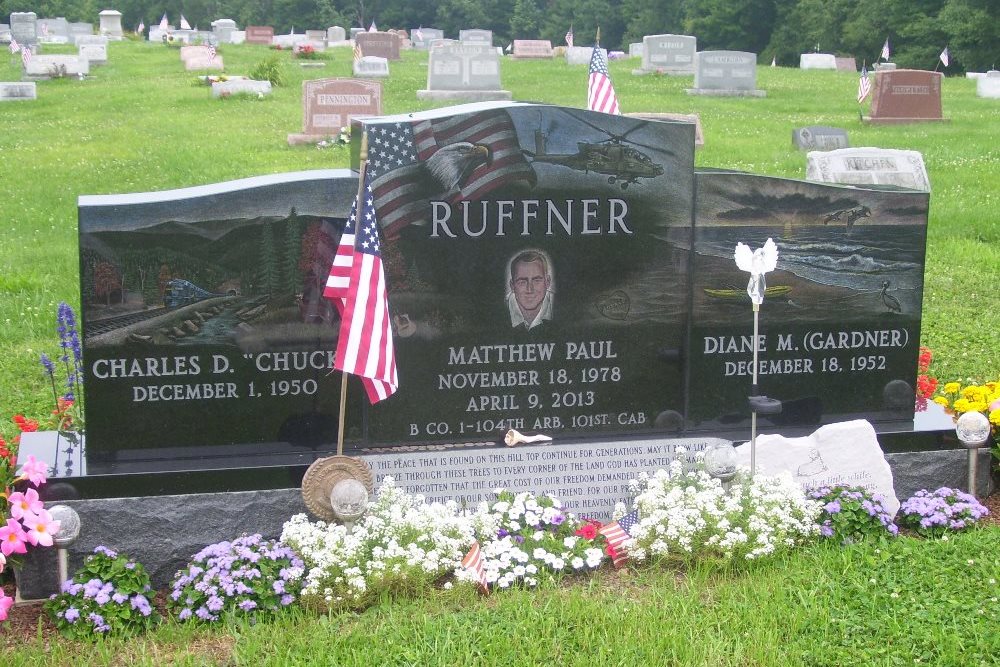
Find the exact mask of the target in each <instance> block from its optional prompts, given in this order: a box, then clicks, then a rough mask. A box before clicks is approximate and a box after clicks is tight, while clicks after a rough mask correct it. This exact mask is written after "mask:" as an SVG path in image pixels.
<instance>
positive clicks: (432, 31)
mask: <svg viewBox="0 0 1000 667" xmlns="http://www.w3.org/2000/svg"><path fill="white" fill-rule="evenodd" d="M435 39H444V30H439V29H437V28H414V29H413V30H411V31H410V41H411V42H413V48H415V49H424V50H426V49H429V48H430V47H431V42H433V41H434V40H435Z"/></svg>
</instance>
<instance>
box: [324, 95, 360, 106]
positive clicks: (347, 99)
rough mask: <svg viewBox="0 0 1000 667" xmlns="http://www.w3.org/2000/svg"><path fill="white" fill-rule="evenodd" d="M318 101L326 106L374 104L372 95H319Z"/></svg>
mask: <svg viewBox="0 0 1000 667" xmlns="http://www.w3.org/2000/svg"><path fill="white" fill-rule="evenodd" d="M316 101H317V102H318V103H319V104H322V105H324V106H326V105H332V104H354V105H359V106H361V105H369V104H371V103H372V97H371V95H331V94H324V95H317V96H316Z"/></svg>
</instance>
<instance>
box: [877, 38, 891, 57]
mask: <svg viewBox="0 0 1000 667" xmlns="http://www.w3.org/2000/svg"><path fill="white" fill-rule="evenodd" d="M879 55H880V57H881V58H882V60H889V38H888V37H886V38H885V44H883V45H882V53H881V54H879Z"/></svg>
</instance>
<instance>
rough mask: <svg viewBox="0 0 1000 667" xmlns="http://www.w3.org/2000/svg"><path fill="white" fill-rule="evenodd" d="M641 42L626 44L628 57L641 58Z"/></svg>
mask: <svg viewBox="0 0 1000 667" xmlns="http://www.w3.org/2000/svg"><path fill="white" fill-rule="evenodd" d="M642 53H643V49H642V42H632V43H631V44H629V45H628V57H629V58H642Z"/></svg>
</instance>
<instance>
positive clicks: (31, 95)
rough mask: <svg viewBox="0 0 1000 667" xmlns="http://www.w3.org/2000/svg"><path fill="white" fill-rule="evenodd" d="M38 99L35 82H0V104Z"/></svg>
mask: <svg viewBox="0 0 1000 667" xmlns="http://www.w3.org/2000/svg"><path fill="white" fill-rule="evenodd" d="M35 99H38V89H37V88H36V85H35V82H34V81H0V102H14V101H19V100H35Z"/></svg>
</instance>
